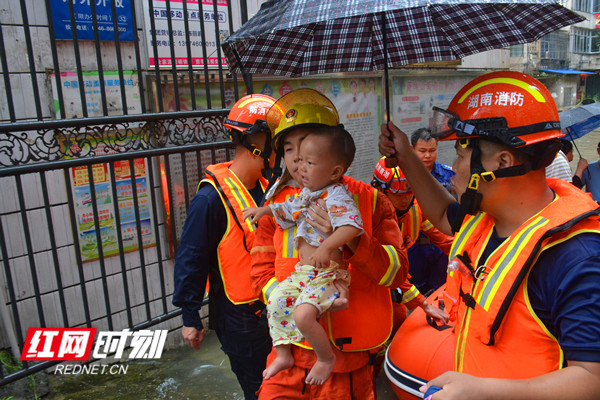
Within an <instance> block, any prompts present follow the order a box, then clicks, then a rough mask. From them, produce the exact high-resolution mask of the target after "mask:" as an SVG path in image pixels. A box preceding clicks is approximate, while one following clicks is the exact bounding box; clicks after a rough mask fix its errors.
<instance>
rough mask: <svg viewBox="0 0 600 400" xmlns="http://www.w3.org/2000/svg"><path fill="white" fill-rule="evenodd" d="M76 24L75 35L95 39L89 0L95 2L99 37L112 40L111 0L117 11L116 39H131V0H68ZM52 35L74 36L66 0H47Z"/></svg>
mask: <svg viewBox="0 0 600 400" xmlns="http://www.w3.org/2000/svg"><path fill="white" fill-rule="evenodd" d="M71 1H72V2H73V12H74V14H75V24H76V27H77V39H79V40H94V22H93V17H92V7H91V5H90V1H94V4H95V5H96V21H97V27H98V36H99V38H100V40H108V41H113V40H115V36H114V25H113V18H112V6H111V2H112V1H114V3H115V9H116V14H117V26H118V29H119V40H120V41H130V42H133V40H134V36H133V22H132V19H131V0H71ZM50 7H51V8H50V9H51V11H52V22H53V24H54V35H55V37H56V39H73V34H72V31H71V13H70V11H69V3H68V0H50Z"/></svg>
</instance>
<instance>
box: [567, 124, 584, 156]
mask: <svg viewBox="0 0 600 400" xmlns="http://www.w3.org/2000/svg"><path fill="white" fill-rule="evenodd" d="M567 133H568V134H569V138H570V139H571V143H573V146H575V150H577V154H579V158H581V152H580V151H579V148H577V145H576V144H575V139H573V136H571V129H569V128H567Z"/></svg>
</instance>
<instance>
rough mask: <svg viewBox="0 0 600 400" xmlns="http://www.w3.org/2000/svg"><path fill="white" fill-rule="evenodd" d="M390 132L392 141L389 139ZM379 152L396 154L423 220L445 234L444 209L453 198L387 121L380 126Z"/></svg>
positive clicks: (400, 134)
mask: <svg viewBox="0 0 600 400" xmlns="http://www.w3.org/2000/svg"><path fill="white" fill-rule="evenodd" d="M390 133H391V134H392V138H393V141H392V140H390V139H389V137H390ZM379 152H380V153H381V154H383V155H384V156H388V155H391V154H394V152H395V153H396V158H397V159H398V166H399V167H400V169H401V170H402V172H403V173H404V176H405V177H406V179H407V180H408V182H409V183H410V187H411V188H412V190H413V192H414V194H415V197H416V198H417V201H418V202H419V206H420V207H421V209H422V210H423V213H424V214H425V215H427V219H429V220H430V221H431V223H433V225H435V227H436V228H438V229H439V230H440V231H442V232H443V233H445V234H447V235H451V234H452V229H451V227H450V223H449V222H448V218H446V209H447V208H448V206H449V205H450V204H452V203H454V202H455V201H456V199H454V197H452V195H451V194H450V193H449V192H448V191H447V190H446V189H444V187H443V186H442V185H441V184H440V183H439V182H438V181H437V180H436V179H435V178H434V177H433V176H432V175H431V173H429V171H428V170H427V168H426V167H425V165H424V164H423V163H422V162H421V160H420V159H419V157H418V156H417V154H416V153H415V151H414V150H413V148H412V147H411V145H410V142H409V141H408V136H406V134H405V133H404V132H402V131H401V130H400V129H398V128H397V127H396V126H395V125H394V124H392V123H391V122H390V123H389V125H386V124H384V125H382V126H381V135H380V136H379Z"/></svg>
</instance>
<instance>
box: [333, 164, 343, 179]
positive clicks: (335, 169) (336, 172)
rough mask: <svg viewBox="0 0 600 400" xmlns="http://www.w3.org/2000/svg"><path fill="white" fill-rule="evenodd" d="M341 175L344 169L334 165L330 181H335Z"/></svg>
mask: <svg viewBox="0 0 600 400" xmlns="http://www.w3.org/2000/svg"><path fill="white" fill-rule="evenodd" d="M343 175H344V167H342V166H341V165H339V164H338V165H336V166H335V167H333V171H332V172H331V178H332V180H334V181H337V180H338V179H340V178H341V177H342V176H343Z"/></svg>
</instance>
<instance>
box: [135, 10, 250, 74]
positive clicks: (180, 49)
mask: <svg viewBox="0 0 600 400" xmlns="http://www.w3.org/2000/svg"><path fill="white" fill-rule="evenodd" d="M214 1H216V11H215V6H214V3H213V0H187V3H186V4H187V19H188V28H189V48H190V50H191V59H192V66H194V67H204V53H203V43H202V23H203V24H204V45H205V46H206V58H207V64H208V66H209V67H210V66H213V67H217V66H218V65H219V58H218V54H217V45H218V43H217V40H216V38H217V36H216V29H215V26H216V24H218V35H219V41H220V42H222V41H223V40H225V39H227V38H228V37H229V35H230V33H231V32H230V31H229V18H230V16H229V13H228V10H227V9H228V4H227V0H214ZM149 3H150V1H144V2H142V5H143V10H144V16H145V19H146V21H145V22H146V24H145V26H146V43H148V54H149V55H150V67H152V68H154V67H156V63H157V60H156V59H155V57H154V44H156V48H157V52H158V66H159V67H160V68H171V66H172V59H171V50H173V51H174V52H175V65H176V67H177V68H187V67H188V55H187V49H188V46H187V45H188V43H187V38H186V30H185V19H184V15H185V13H184V9H183V1H182V0H169V6H170V9H169V10H167V0H152V1H151V3H152V10H150V5H149ZM234 3H235V5H236V7H237V3H236V2H234ZM232 6H234V4H232ZM169 11H170V12H169ZM234 13H235V10H234ZM169 14H170V15H171V27H172V31H171V32H169V24H168V19H167V17H168V16H169ZM150 15H153V16H154V32H155V37H156V43H155V41H154V37H153V35H152V25H151V21H150ZM240 26H241V23H240V22H239V21H237V18H233V29H234V30H236V29H237V28H239V27H240ZM221 63H222V65H227V62H226V61H225V57H223V56H222V57H221Z"/></svg>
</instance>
